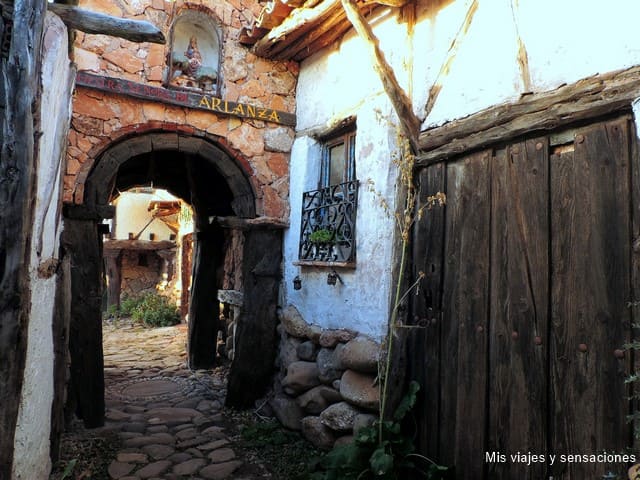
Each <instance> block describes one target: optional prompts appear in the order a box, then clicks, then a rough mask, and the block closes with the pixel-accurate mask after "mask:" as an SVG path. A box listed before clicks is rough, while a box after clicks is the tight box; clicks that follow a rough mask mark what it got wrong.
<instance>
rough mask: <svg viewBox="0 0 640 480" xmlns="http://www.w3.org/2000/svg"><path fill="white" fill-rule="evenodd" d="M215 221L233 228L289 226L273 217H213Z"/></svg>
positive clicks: (250, 228) (249, 228)
mask: <svg viewBox="0 0 640 480" xmlns="http://www.w3.org/2000/svg"><path fill="white" fill-rule="evenodd" d="M214 221H215V222H217V223H218V225H220V226H221V227H223V228H235V229H238V230H253V229H260V228H266V229H269V228H270V229H276V230H282V229H285V228H289V224H288V223H287V222H283V221H282V220H280V219H279V218H273V217H257V218H240V217H215V220H214Z"/></svg>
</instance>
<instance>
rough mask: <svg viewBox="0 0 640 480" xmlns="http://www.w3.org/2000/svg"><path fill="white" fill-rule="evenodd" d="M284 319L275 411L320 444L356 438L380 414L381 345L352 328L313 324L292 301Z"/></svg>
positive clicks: (326, 446) (323, 446)
mask: <svg viewBox="0 0 640 480" xmlns="http://www.w3.org/2000/svg"><path fill="white" fill-rule="evenodd" d="M279 319H280V324H279V325H278V332H279V334H280V350H279V354H278V357H277V359H276V368H277V369H278V374H277V375H276V380H275V385H274V396H273V398H272V399H271V400H270V401H269V405H270V407H271V408H272V409H273V413H274V415H275V416H276V417H277V418H278V420H279V421H280V422H281V423H282V424H283V425H284V426H285V427H287V428H290V429H293V430H300V431H301V432H302V434H303V435H304V436H305V437H306V438H307V440H309V441H310V442H311V443H312V444H314V445H315V446H316V447H318V448H321V449H325V450H329V449H331V448H332V447H333V446H334V445H335V444H336V443H338V444H340V443H343V442H349V441H351V440H352V438H353V435H354V433H355V432H357V431H358V429H359V428H362V427H363V426H366V425H369V424H371V423H372V422H373V421H374V420H375V419H376V418H377V417H378V408H379V403H380V394H379V390H378V385H377V384H376V383H375V378H376V376H377V371H378V357H379V354H380V345H379V344H378V343H376V342H375V341H374V340H372V339H371V338H369V337H367V336H365V335H360V334H358V333H357V332H354V331H351V330H323V329H321V328H320V327H318V326H315V325H309V324H308V323H306V322H305V320H304V319H303V318H302V316H301V315H300V313H299V312H298V310H297V309H296V308H295V307H294V306H292V305H289V306H287V307H286V308H284V309H282V310H281V311H280V312H279Z"/></svg>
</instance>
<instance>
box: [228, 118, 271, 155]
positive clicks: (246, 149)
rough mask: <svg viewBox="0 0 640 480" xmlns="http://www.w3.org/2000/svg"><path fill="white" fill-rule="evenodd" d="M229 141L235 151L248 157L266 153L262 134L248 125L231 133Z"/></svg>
mask: <svg viewBox="0 0 640 480" xmlns="http://www.w3.org/2000/svg"><path fill="white" fill-rule="evenodd" d="M227 139H228V140H229V142H230V143H231V146H232V147H233V148H234V149H236V150H239V151H240V152H242V154H243V155H246V156H247V157H252V156H254V155H261V154H262V153H263V152H264V140H263V138H262V132H261V131H260V130H258V129H256V128H253V127H251V126H250V125H248V124H246V123H245V124H243V125H242V126H241V127H240V128H236V129H235V130H233V131H232V132H230V133H229V135H228V136H227Z"/></svg>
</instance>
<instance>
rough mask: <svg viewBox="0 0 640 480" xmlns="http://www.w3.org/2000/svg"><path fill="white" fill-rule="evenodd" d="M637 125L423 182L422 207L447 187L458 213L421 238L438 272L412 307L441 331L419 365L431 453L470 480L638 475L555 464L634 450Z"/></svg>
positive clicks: (429, 329)
mask: <svg viewBox="0 0 640 480" xmlns="http://www.w3.org/2000/svg"><path fill="white" fill-rule="evenodd" d="M632 127H633V125H632V123H631V121H630V119H629V118H628V117H624V118H618V119H615V120H610V121H606V122H602V123H599V124H596V125H592V126H588V127H584V128H579V129H577V130H574V131H571V132H564V133H561V134H557V135H549V136H545V137H539V138H531V139H525V140H523V141H520V142H514V143H512V144H510V145H506V146H503V147H500V148H496V149H491V150H485V151H481V152H477V153H474V154H470V155H467V156H465V157H463V158H460V159H457V160H455V161H452V162H449V163H446V164H438V165H432V166H429V167H426V168H424V169H422V171H421V172H420V175H419V180H420V188H421V198H426V197H427V196H428V195H433V194H434V193H436V192H437V191H438V190H444V191H445V192H446V194H447V206H446V207H445V209H444V210H442V211H434V212H430V214H429V215H427V217H426V219H425V220H423V221H422V222H421V223H420V224H419V225H418V226H417V228H416V231H415V232H414V234H415V242H414V268H415V270H422V271H424V272H426V273H427V277H426V278H425V281H424V282H423V285H422V292H421V293H422V295H420V296H419V297H417V299H416V300H415V302H414V305H413V307H412V308H413V318H416V319H418V320H420V321H421V324H422V325H424V326H425V329H424V330H423V331H422V332H421V335H420V339H421V340H420V341H419V342H417V343H415V344H414V345H415V346H416V348H415V350H414V352H413V355H412V359H413V360H412V370H413V372H412V374H413V376H414V377H415V378H416V379H418V380H419V381H421V383H422V384H423V392H424V394H423V402H422V403H421V405H420V408H419V411H418V414H419V424H420V438H419V440H420V444H421V445H422V452H423V453H425V454H426V455H427V456H429V457H432V458H435V459H437V460H438V461H440V462H441V463H444V464H447V465H454V466H455V472H456V474H455V478H457V479H473V480H481V479H512V478H518V479H531V480H534V479H535V480H540V479H548V478H551V477H553V479H554V480H558V479H564V480H571V479H573V480H577V479H580V480H581V479H584V478H593V479H596V478H601V476H602V475H603V474H605V473H607V472H608V471H612V472H616V473H619V474H621V473H622V472H624V470H625V468H626V466H627V465H626V464H624V463H613V464H607V463H598V462H596V463H592V462H562V461H561V460H560V458H559V457H556V458H555V461H554V462H553V465H551V461H550V455H558V456H559V455H562V454H564V455H568V454H598V453H602V452H603V451H607V452H621V451H623V450H624V448H625V447H626V446H628V445H629V444H630V441H631V434H630V428H629V426H628V425H627V423H626V418H625V417H626V414H627V413H628V409H629V403H628V400H627V396H628V392H627V387H626V386H625V384H624V379H625V376H626V374H627V373H628V372H629V366H630V359H629V355H628V354H626V355H624V356H621V351H620V349H621V348H622V345H623V344H625V343H626V342H627V341H628V340H629V338H630V332H631V330H630V328H631V327H630V323H631V318H630V316H631V315H630V313H631V312H630V309H629V308H628V306H627V305H628V302H629V301H631V300H632V299H633V295H634V293H633V291H632V288H633V287H634V282H633V281H632V278H633V277H634V275H635V270H634V269H633V268H632V267H633V266H634V261H633V259H632V257H631V255H632V249H631V245H632V225H633V222H635V224H637V220H635V219H634V217H635V216H636V214H635V210H634V209H633V208H632V205H633V203H634V202H633V200H634V199H636V200H635V201H636V203H637V199H638V196H637V184H636V183H637V182H632V181H631V179H632V177H634V175H635V174H634V175H632V171H631V167H632V162H631V154H630V152H631V151H634V148H635V147H634V145H632V138H635V137H634V136H633V134H632V132H633V130H632ZM518 453H520V454H525V455H527V454H529V453H530V454H533V455H539V456H541V457H537V458H535V460H541V461H538V462H531V463H529V462H526V461H524V462H523V461H517V460H525V457H514V458H511V455H517V454H518ZM542 456H543V457H542ZM529 459H531V457H527V458H526V460H529Z"/></svg>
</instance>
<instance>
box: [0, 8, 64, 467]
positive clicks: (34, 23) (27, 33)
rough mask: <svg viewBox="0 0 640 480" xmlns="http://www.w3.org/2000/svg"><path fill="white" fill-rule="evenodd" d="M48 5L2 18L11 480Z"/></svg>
mask: <svg viewBox="0 0 640 480" xmlns="http://www.w3.org/2000/svg"><path fill="white" fill-rule="evenodd" d="M43 3H44V2H41V1H37V0H24V1H19V2H15V4H14V2H3V4H2V8H1V10H2V11H1V12H0V13H1V15H0V33H1V34H2V35H0V37H1V39H2V45H1V46H0V72H1V73H2V74H1V75H0V159H1V160H0V206H1V207H2V215H0V250H1V251H2V253H1V254H0V272H1V273H0V478H3V479H5V478H6V479H9V478H15V477H14V476H13V474H12V465H13V462H14V454H15V451H14V446H15V445H14V440H15V438H16V437H15V433H16V426H17V423H18V416H19V410H20V405H21V398H22V395H23V391H22V385H23V380H24V372H25V365H26V359H27V344H28V341H27V339H28V331H29V322H30V320H31V287H30V281H31V280H30V279H31V275H30V272H29V266H30V261H31V260H30V254H31V249H32V239H31V235H32V230H33V225H34V211H35V205H36V185H35V175H34V172H35V171H36V165H37V163H38V157H37V153H36V151H37V146H36V145H37V143H38V142H37V140H36V139H37V138H39V133H38V132H39V131H41V129H43V128H45V127H46V122H42V123H41V121H40V115H38V114H36V112H40V107H41V106H40V93H41V92H40V60H41V47H42V37H43V35H42V32H43V25H44V17H45V12H44V5H43ZM43 124H44V125H43ZM48 181H54V180H53V179H48ZM33 308H34V310H35V309H37V307H35V306H34V307H33ZM33 342H35V340H33V341H32V344H33Z"/></svg>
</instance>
